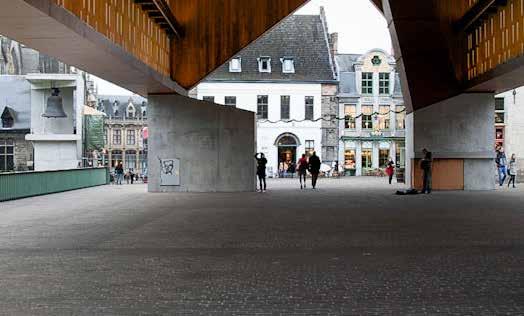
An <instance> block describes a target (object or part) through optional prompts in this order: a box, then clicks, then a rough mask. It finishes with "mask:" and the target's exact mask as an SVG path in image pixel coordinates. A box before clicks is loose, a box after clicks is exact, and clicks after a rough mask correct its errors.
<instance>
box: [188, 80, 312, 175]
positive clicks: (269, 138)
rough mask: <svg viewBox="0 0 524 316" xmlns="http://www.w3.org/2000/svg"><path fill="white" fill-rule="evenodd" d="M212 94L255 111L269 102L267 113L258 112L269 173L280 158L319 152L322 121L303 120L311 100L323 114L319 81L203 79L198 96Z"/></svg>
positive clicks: (288, 159) (293, 158)
mask: <svg viewBox="0 0 524 316" xmlns="http://www.w3.org/2000/svg"><path fill="white" fill-rule="evenodd" d="M211 96H212V97H214V102H215V103H218V104H224V105H225V100H226V98H236V101H237V104H236V107H237V108H239V109H243V110H247V111H252V112H255V113H257V109H258V108H259V107H264V106H266V105H265V104H267V117H266V116H265V115H264V114H261V113H259V114H258V119H257V152H259V153H264V155H265V156H266V158H267V159H268V166H267V172H268V175H269V176H273V175H275V174H276V173H277V171H278V166H279V164H280V163H281V162H282V163H285V164H289V163H290V162H296V161H297V160H298V158H299V156H300V155H301V154H303V153H308V154H311V153H312V152H313V151H315V152H317V154H318V155H320V153H321V140H322V131H321V122H320V121H316V122H314V121H311V120H305V121H304V119H305V118H306V111H309V110H308V109H306V108H308V107H310V104H312V111H313V117H314V118H318V117H320V113H321V97H322V96H321V85H320V84H307V83H304V84H298V83H295V84H293V83H203V84H200V85H199V86H198V98H199V99H204V97H206V99H207V97H211ZM266 100H267V103H266ZM288 105H289V110H287V107H288ZM291 120H297V122H295V121H291ZM300 121H301V122H300Z"/></svg>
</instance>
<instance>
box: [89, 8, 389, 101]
mask: <svg viewBox="0 0 524 316" xmlns="http://www.w3.org/2000/svg"><path fill="white" fill-rule="evenodd" d="M320 6H323V7H324V8H325V10H326V15H327V19H328V27H329V32H331V33H333V32H338V33H339V48H338V49H339V52H340V53H360V54H361V53H365V52H367V51H368V50H370V49H373V48H382V49H383V50H385V51H387V52H391V39H390V37H389V33H388V30H387V25H386V21H385V20H384V18H383V17H382V15H381V14H380V12H378V11H377V9H376V8H375V7H374V6H373V5H372V4H371V2H370V1H369V0H311V1H310V3H308V4H307V5H305V6H304V7H303V8H302V9H300V10H299V11H297V14H318V13H319V12H320ZM96 83H97V85H98V93H99V94H117V95H130V94H132V93H131V92H129V91H127V90H124V89H122V88H119V87H117V86H115V85H113V84H111V83H109V82H107V81H104V80H101V79H97V80H96Z"/></svg>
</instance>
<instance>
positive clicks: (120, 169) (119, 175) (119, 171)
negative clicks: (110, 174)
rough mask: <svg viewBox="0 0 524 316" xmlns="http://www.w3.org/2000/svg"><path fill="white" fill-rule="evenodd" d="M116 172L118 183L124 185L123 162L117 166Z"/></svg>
mask: <svg viewBox="0 0 524 316" xmlns="http://www.w3.org/2000/svg"><path fill="white" fill-rule="evenodd" d="M115 174H116V184H117V185H122V181H123V180H124V167H123V166H122V163H121V162H120V163H119V164H118V165H117V166H116V167H115Z"/></svg>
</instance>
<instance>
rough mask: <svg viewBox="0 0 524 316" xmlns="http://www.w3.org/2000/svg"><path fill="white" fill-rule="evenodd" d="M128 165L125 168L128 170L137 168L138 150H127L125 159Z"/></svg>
mask: <svg viewBox="0 0 524 316" xmlns="http://www.w3.org/2000/svg"><path fill="white" fill-rule="evenodd" d="M125 162H126V165H125V166H124V168H125V169H126V170H128V169H133V170H135V169H136V151H134V150H127V151H126V159H125Z"/></svg>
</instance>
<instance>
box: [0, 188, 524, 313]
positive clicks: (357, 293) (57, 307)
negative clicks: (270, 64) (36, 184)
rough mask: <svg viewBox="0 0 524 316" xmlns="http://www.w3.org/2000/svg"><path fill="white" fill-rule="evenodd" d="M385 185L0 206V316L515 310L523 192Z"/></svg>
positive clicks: (120, 195) (119, 195)
mask: <svg viewBox="0 0 524 316" xmlns="http://www.w3.org/2000/svg"><path fill="white" fill-rule="evenodd" d="M384 182H385V181H384V180H383V179H374V178H367V179H366V178H352V179H340V180H326V179H321V180H320V189H319V190H317V191H312V190H309V189H308V190H305V191H304V190H302V191H301V190H299V189H298V188H297V187H298V185H297V184H298V183H297V182H296V181H295V180H274V181H270V182H269V183H268V185H269V187H270V191H269V192H267V193H243V194H230V193H219V194H189V193H188V194H147V193H145V187H144V186H143V185H134V186H106V187H98V188H91V189H86V190H80V191H73V192H66V193H60V194H55V195H48V196H41V197H35V198H30V199H24V200H18V201H11V202H5V203H0V289H1V292H0V314H2V315H79V314H84V315H137V314H140V315H149V314H164V315H523V314H524V194H523V193H524V187H523V189H520V188H519V189H516V190H509V189H502V190H498V191H493V192H477V193H470V192H436V193H435V194H432V195H419V196H395V195H393V192H394V191H395V190H397V189H399V188H400V186H395V185H394V186H388V185H387V184H384Z"/></svg>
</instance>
